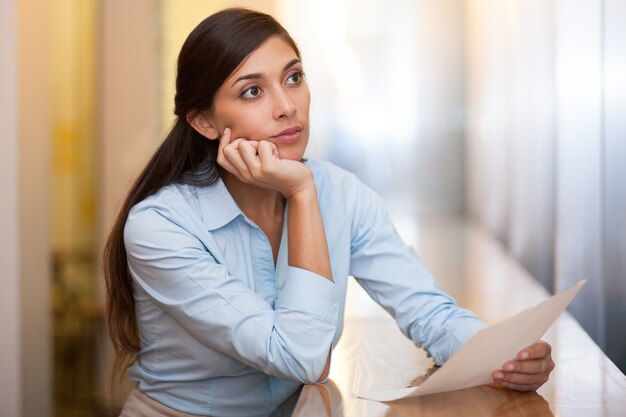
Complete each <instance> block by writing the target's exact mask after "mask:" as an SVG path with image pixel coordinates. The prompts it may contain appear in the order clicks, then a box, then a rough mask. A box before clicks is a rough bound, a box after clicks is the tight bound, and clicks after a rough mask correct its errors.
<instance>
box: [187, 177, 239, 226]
mask: <svg viewBox="0 0 626 417" xmlns="http://www.w3.org/2000/svg"><path fill="white" fill-rule="evenodd" d="M198 198H199V200H200V207H201V209H202V222H203V223H204V225H205V226H206V227H207V230H209V231H213V230H216V229H219V228H221V227H224V226H226V225H227V224H228V223H230V222H231V221H233V220H234V219H235V218H236V217H237V216H240V215H241V216H243V212H242V211H241V209H240V208H239V206H238V205H237V203H236V202H235V200H234V199H233V196H232V195H230V193H229V192H228V189H227V188H226V185H225V184H224V181H222V179H221V178H219V179H218V180H217V181H216V182H215V183H214V184H212V185H210V186H208V187H203V188H201V189H200V190H199V191H198Z"/></svg>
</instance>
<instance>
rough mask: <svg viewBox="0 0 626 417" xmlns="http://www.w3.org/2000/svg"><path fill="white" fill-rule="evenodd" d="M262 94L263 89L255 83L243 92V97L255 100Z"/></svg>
mask: <svg viewBox="0 0 626 417" xmlns="http://www.w3.org/2000/svg"><path fill="white" fill-rule="evenodd" d="M260 94H261V89H260V88H259V86H257V85H253V86H252V87H248V88H246V89H245V90H243V92H242V93H241V98H244V99H246V100H254V99H255V98H258V97H259V95H260Z"/></svg>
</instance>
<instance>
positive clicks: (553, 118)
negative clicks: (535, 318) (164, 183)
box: [0, 0, 626, 417]
mask: <svg viewBox="0 0 626 417" xmlns="http://www.w3.org/2000/svg"><path fill="white" fill-rule="evenodd" d="M228 6H247V7H252V8H255V9H258V10H262V11H265V12H268V13H270V14H272V15H273V16H275V17H276V18H277V19H278V20H279V21H280V22H282V23H283V25H284V26H285V27H286V28H287V30H288V31H290V33H291V34H292V35H293V37H294V38H295V40H296V42H298V44H299V45H300V47H301V50H302V54H303V59H304V64H305V70H306V73H307V78H308V81H309V85H310V89H311V93H312V106H311V119H312V127H311V142H310V148H309V151H308V156H309V157H312V158H321V159H328V160H331V161H333V162H335V163H336V164H338V165H340V166H343V167H345V168H347V169H349V170H351V171H354V172H355V173H356V174H357V175H358V176H359V177H360V178H361V179H362V180H363V181H365V182H366V183H368V184H369V185H370V186H371V187H373V188H374V189H375V190H377V191H378V192H379V193H380V194H382V195H383V197H384V198H385V201H386V202H387V203H388V205H389V210H390V211H391V212H392V215H393V216H394V218H395V219H397V220H398V221H399V222H400V223H401V224H402V225H403V227H414V226H415V224H417V223H419V222H427V221H430V220H431V219H436V218H442V217H462V218H467V219H469V221H472V222H475V223H476V224H479V225H480V226H481V227H483V228H484V229H485V230H488V231H489V233H491V234H492V235H493V236H494V237H495V238H496V239H498V240H499V241H500V242H501V243H502V245H504V247H506V248H507V249H508V251H509V252H510V253H511V254H513V255H514V256H515V257H516V258H517V259H518V260H519V261H520V263H521V264H522V265H523V266H524V267H525V268H526V269H527V270H528V271H529V272H530V273H531V274H532V275H533V276H535V277H536V278H537V279H538V280H539V281H540V282H541V283H542V284H543V285H544V286H545V287H546V288H547V289H548V290H549V291H550V292H554V291H559V290H561V289H563V288H566V287H568V286H570V285H571V284H572V283H574V282H576V281H578V280H580V279H583V278H586V279H587V280H588V283H587V287H586V289H585V291H583V292H582V293H581V294H580V295H579V296H578V297H577V298H576V299H575V300H574V302H573V304H572V305H571V307H570V311H571V312H572V314H573V315H574V316H575V317H576V318H577V319H578V321H579V322H580V323H581V324H582V326H583V327H584V328H585V330H586V331H587V332H588V333H589V335H590V336H591V337H592V338H593V339H594V340H595V341H596V343H597V344H598V345H599V346H600V347H601V348H602V349H603V350H604V351H605V352H606V354H607V355H608V356H609V357H610V358H611V359H612V360H613V361H614V362H615V363H616V364H617V365H618V367H620V369H621V370H622V372H624V371H625V370H626V335H625V333H624V332H623V321H624V319H626V303H624V301H623V300H624V299H625V298H626V187H625V186H624V185H623V182H622V181H623V179H624V178H625V177H626V117H624V115H625V114H626V25H624V21H626V1H623V0H570V1H557V0H551V1H547V0H410V1H409V0H396V1H393V2H389V1H383V0H332V1H330V0H316V1H312V0H311V1H289V0H274V1H271V0H263V1H227V0H211V1H208V0H184V1H180V0H178V1H176V0H133V1H122V0H106V1H104V0H19V1H18V0H0V126H1V127H2V135H1V138H0V194H1V195H2V196H3V199H2V204H0V236H2V243H0V245H1V246H0V249H1V250H0V277H1V278H0V335H1V339H2V340H1V342H0V369H1V375H2V379H3V381H2V382H3V384H2V385H3V388H2V390H0V414H2V415H3V416H18V415H23V416H28V417H30V416H33V417H48V416H55V417H56V416H58V417H61V416H63V417H71V416H113V415H117V414H116V413H117V412H118V411H119V408H118V407H119V403H120V401H121V399H120V398H123V396H122V394H120V393H119V392H117V391H120V390H121V388H119V387H115V389H113V392H112V391H111V389H110V384H109V378H110V373H109V372H110V371H109V369H110V365H111V359H112V358H111V356H112V355H111V347H110V344H109V341H108V337H107V336H106V332H105V328H104V320H103V281H102V276H101V272H100V256H101V252H102V246H103V242H104V239H105V238H106V235H107V233H108V230H109V229H110V227H111V224H112V222H113V219H114V217H115V215H116V212H117V210H118V209H119V206H120V204H121V201H122V199H123V197H124V193H125V191H126V190H127V189H128V187H129V186H130V184H131V182H132V181H133V179H134V178H135V176H136V175H137V174H138V172H139V170H140V169H141V167H142V166H143V165H144V164H145V163H146V161H147V159H148V157H149V156H150V155H151V154H152V152H153V151H154V150H155V148H156V147H157V146H158V144H159V143H160V141H161V140H162V138H163V137H164V134H165V132H166V131H167V130H168V129H169V127H170V126H171V124H172V122H173V114H172V110H173V93H174V77H175V66H176V57H177V54H178V51H179V49H180V46H181V45H182V42H183V41H184V39H185V37H186V35H187V34H188V33H189V32H190V31H191V30H192V29H193V27H195V25H196V24H198V23H199V21H200V20H202V19H203V18H204V17H206V16H208V15H209V14H211V13H213V12H215V11H217V10H219V9H222V8H224V7H228ZM442 256H445V254H443V255H442ZM503 279H506V277H503ZM511 291H515V288H511ZM581 377H583V376H581Z"/></svg>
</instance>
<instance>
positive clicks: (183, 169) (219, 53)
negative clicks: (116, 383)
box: [103, 8, 300, 376]
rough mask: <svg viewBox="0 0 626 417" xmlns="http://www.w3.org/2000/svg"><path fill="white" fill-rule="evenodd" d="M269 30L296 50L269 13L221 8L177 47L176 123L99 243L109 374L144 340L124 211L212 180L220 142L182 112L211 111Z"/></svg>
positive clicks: (133, 354)
mask: <svg viewBox="0 0 626 417" xmlns="http://www.w3.org/2000/svg"><path fill="white" fill-rule="evenodd" d="M271 36H279V37H281V38H283V39H284V40H285V41H286V42H288V43H289V44H290V45H291V46H292V47H293V49H294V51H295V52H296V54H297V55H298V57H300V52H299V50H298V47H297V46H296V44H295V42H294V41H293V39H292V38H291V37H290V36H289V34H288V33H287V31H286V30H285V29H284V28H283V27H282V26H281V25H280V24H279V23H278V22H277V21H276V20H274V18H272V17H271V16H269V15H267V14H264V13H260V12H256V11H253V10H248V9H240V8H233V9H226V10H223V11H220V12H218V13H216V14H214V15H211V16H209V17H208V18H206V19H205V20H203V21H202V22H201V23H200V24H199V25H198V26H197V27H196V28H195V29H194V30H193V31H192V32H191V33H190V34H189V36H188V37H187V39H186V40H185V43H184V44H183V47H182V48H181V51H180V54H179V56H178V68H177V75H176V97H175V100H174V102H175V103H174V104H175V108H174V113H175V114H176V116H177V119H176V122H175V124H174V126H173V128H172V129H171V131H170V132H169V134H168V135H167V136H166V138H165V140H164V141H163V143H162V144H161V146H160V147H159V148H158V149H157V151H156V153H155V154H154V156H153V157H152V159H150V162H148V164H147V165H146V167H145V168H144V169H143V171H142V172H141V174H140V175H139V177H138V178H137V180H136V181H135V183H134V184H133V186H132V187H131V189H130V191H129V193H128V195H127V197H126V200H125V201H124V204H123V205H122V208H121V210H120V212H119V214H118V216H117V219H116V221H115V224H114V225H113V228H112V230H111V233H110V235H109V237H108V240H107V243H106V246H105V249H104V256H103V268H104V278H105V281H106V289H107V294H106V315H107V326H108V331H109V336H110V337H111V340H112V342H113V345H114V347H115V353H116V360H115V364H114V369H113V374H114V375H115V374H120V376H122V372H123V371H125V370H126V369H127V368H128V367H129V366H130V365H132V363H133V362H134V361H135V360H136V358H137V355H138V353H139V350H140V347H141V346H140V341H139V333H138V328H137V320H136V316H135V300H134V297H133V282H132V277H131V275H130V272H129V270H128V263H127V258H126V248H125V246H124V225H125V223H126V219H127V217H128V213H129V212H130V210H131V208H132V207H133V206H134V205H135V204H137V203H138V202H140V201H141V200H143V199H144V198H146V197H147V196H149V195H151V194H154V193H155V192H156V191H158V190H159V189H160V188H162V187H164V186H166V185H168V184H172V183H184V184H192V185H197V186H209V185H211V184H213V183H215V181H217V179H218V177H219V174H218V171H217V166H216V156H217V146H218V141H216V140H208V139H207V138H205V137H203V136H201V135H200V134H199V133H198V132H196V131H195V130H194V129H193V128H192V127H191V126H190V125H189V123H188V122H187V116H190V115H191V116H193V115H194V114H196V113H198V112H203V111H207V110H212V107H213V99H214V97H215V93H216V92H217V90H218V88H219V87H220V86H221V85H222V84H223V83H224V81H226V80H227V79H228V77H229V76H230V75H231V74H232V73H233V72H234V71H235V70H236V69H237V67H238V66H239V65H240V64H241V62H242V61H243V60H244V59H245V58H246V57H247V56H248V55H249V54H250V53H252V52H253V51H254V50H255V49H257V48H258V47H259V46H260V45H261V44H262V43H263V42H264V41H266V40H267V39H268V38H269V37H271Z"/></svg>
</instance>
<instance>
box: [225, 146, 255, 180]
mask: <svg viewBox="0 0 626 417" xmlns="http://www.w3.org/2000/svg"><path fill="white" fill-rule="evenodd" d="M244 140H245V139H235V140H234V141H232V142H231V143H230V144H228V146H225V147H224V150H223V155H224V157H225V158H226V161H227V162H228V163H229V164H230V165H231V166H232V167H233V168H234V171H230V172H232V173H233V174H235V175H237V176H238V177H240V178H243V179H248V178H250V172H249V170H248V166H247V165H246V163H245V162H244V161H243V159H242V157H241V152H240V150H239V145H240V144H241V142H243V141H244ZM225 168H226V167H225Z"/></svg>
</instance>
